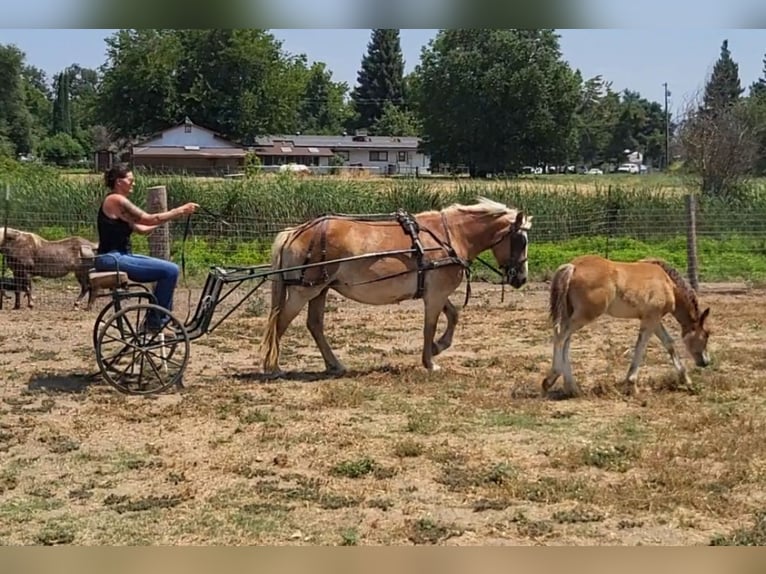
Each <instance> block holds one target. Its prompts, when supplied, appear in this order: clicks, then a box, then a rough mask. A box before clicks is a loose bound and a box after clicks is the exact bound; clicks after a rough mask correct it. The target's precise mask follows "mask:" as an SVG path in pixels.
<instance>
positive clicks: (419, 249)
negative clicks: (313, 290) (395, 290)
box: [285, 209, 470, 300]
mask: <svg viewBox="0 0 766 574" xmlns="http://www.w3.org/2000/svg"><path fill="white" fill-rule="evenodd" d="M441 217H442V225H443V227H444V235H445V240H442V239H441V238H439V237H438V236H436V234H434V233H433V232H432V231H431V230H430V229H428V228H422V229H421V227H420V224H419V223H418V222H417V220H416V219H415V218H414V217H413V216H412V214H410V213H408V212H406V211H404V210H401V209H400V210H397V211H396V212H395V213H393V214H381V215H370V216H358V215H343V214H333V215H325V216H322V217H320V218H319V220H318V222H317V225H318V226H319V230H318V233H314V234H313V235H312V237H311V241H310V242H309V246H308V250H307V252H306V257H305V258H304V262H303V266H302V268H301V272H300V277H298V278H296V279H288V278H286V279H285V282H286V283H287V284H289V285H300V286H301V287H313V286H315V285H321V284H323V283H327V282H328V281H329V279H330V277H329V275H328V273H327V266H326V265H320V266H319V267H320V276H319V277H318V278H317V279H311V278H309V277H307V275H306V272H307V271H308V269H309V266H310V267H312V268H313V267H315V266H316V264H317V263H324V262H326V263H328V264H330V263H336V262H337V263H340V262H342V261H343V259H340V260H337V261H327V259H326V257H327V222H328V221H329V220H330V219H339V218H340V219H349V220H356V221H396V222H397V223H398V224H399V225H400V226H401V228H402V230H403V231H404V233H405V235H407V236H409V238H410V240H411V247H410V249H409V250H407V251H401V252H399V251H397V252H390V251H381V252H376V253H370V254H369V255H367V257H382V256H385V255H391V254H394V253H397V254H398V253H414V255H415V261H416V263H417V267H416V269H414V271H416V272H417V288H416V291H415V295H414V296H413V299H420V298H421V297H423V292H424V291H425V274H426V271H429V270H432V269H438V268H440V267H445V266H448V265H460V266H461V267H463V268H464V269H465V270H466V275H467V278H468V281H469V286H468V292H467V293H466V300H467V299H468V295H469V292H470V262H468V261H466V260H465V259H463V258H461V257H459V256H458V255H457V253H456V252H455V249H454V248H453V247H452V243H451V241H450V237H449V228H448V227H447V221H446V218H445V216H444V213H442V214H441ZM423 232H425V233H427V234H428V235H430V236H431V237H432V238H433V239H434V241H436V243H437V247H434V248H425V247H423V242H422V241H421V239H420V235H421V233H423ZM317 236H319V245H318V249H319V258H320V259H319V261H318V262H312V257H313V254H314V248H315V242H316V239H317ZM433 249H439V250H443V251H444V253H445V254H446V256H445V257H443V258H440V259H426V258H425V253H426V251H428V250H433ZM412 271H413V270H407V271H401V272H399V273H394V274H392V275H386V276H384V277H378V278H377V279H373V280H371V281H364V282H362V283H356V285H365V284H367V283H375V282H377V281H384V280H386V279H392V278H394V277H399V276H401V275H405V274H407V273H411V272H412Z"/></svg>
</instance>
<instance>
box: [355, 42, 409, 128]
mask: <svg viewBox="0 0 766 574" xmlns="http://www.w3.org/2000/svg"><path fill="white" fill-rule="evenodd" d="M351 101H352V102H353V106H354V110H355V111H356V118H355V120H354V126H355V127H359V128H370V127H372V125H373V124H374V123H375V121H376V120H377V119H378V118H380V117H381V116H382V115H383V110H384V108H385V105H386V103H392V104H394V105H397V106H401V105H402V104H403V102H404V58H403V56H402V48H401V42H400V39H399V30H397V29H386V28H377V29H374V30H373V31H372V35H371V39H370V42H369V43H368V44H367V53H366V54H365V55H364V56H363V57H362V65H361V68H360V69H359V72H358V73H357V85H356V87H355V88H354V90H353V91H352V93H351Z"/></svg>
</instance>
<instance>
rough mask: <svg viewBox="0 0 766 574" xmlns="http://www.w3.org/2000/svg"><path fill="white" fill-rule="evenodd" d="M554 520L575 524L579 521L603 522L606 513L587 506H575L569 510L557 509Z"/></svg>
mask: <svg viewBox="0 0 766 574" xmlns="http://www.w3.org/2000/svg"><path fill="white" fill-rule="evenodd" d="M552 518H553V520H555V521H556V522H558V523H559V524H575V523H578V522H601V521H602V520H604V518H605V517H604V513H603V512H601V511H599V510H598V509H595V508H590V507H587V506H575V507H574V508H570V509H567V510H557V511H556V512H554V513H553V517H552Z"/></svg>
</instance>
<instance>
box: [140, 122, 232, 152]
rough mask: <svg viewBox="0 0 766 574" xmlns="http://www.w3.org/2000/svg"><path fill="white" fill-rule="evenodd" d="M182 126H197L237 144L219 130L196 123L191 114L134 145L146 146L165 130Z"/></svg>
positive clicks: (215, 136) (214, 135)
mask: <svg viewBox="0 0 766 574" xmlns="http://www.w3.org/2000/svg"><path fill="white" fill-rule="evenodd" d="M181 126H194V127H195V128H197V129H198V130H202V131H203V132H207V133H209V134H212V136H213V137H214V138H216V139H220V140H223V141H225V142H229V143H231V144H234V145H236V144H235V142H232V141H231V140H229V139H227V138H225V137H224V136H222V135H221V134H219V133H218V132H216V131H215V130H211V129H210V128H206V127H204V126H201V125H199V124H195V123H194V122H193V121H191V120H190V119H189V116H186V117H185V118H184V121H182V122H179V123H177V124H175V125H173V126H168V127H166V128H165V129H164V130H160V131H158V132H154V133H153V134H151V135H150V136H148V137H146V138H144V139H142V140H140V141H138V142H137V143H135V144H134V145H135V146H145V145H146V144H148V143H151V142H153V141H155V140H158V139H160V138H161V137H162V135H163V134H164V133H165V132H167V131H170V130H173V129H176V128H178V127H181Z"/></svg>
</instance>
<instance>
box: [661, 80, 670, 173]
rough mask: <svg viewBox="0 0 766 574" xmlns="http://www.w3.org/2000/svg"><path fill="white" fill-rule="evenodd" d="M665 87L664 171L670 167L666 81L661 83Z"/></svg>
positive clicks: (668, 94)
mask: <svg viewBox="0 0 766 574" xmlns="http://www.w3.org/2000/svg"><path fill="white" fill-rule="evenodd" d="M662 85H663V87H664V88H665V171H667V170H668V168H669V167H670V118H669V116H668V96H670V92H669V91H668V83H667V82H665V83H664V84H662Z"/></svg>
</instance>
